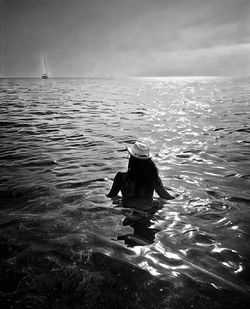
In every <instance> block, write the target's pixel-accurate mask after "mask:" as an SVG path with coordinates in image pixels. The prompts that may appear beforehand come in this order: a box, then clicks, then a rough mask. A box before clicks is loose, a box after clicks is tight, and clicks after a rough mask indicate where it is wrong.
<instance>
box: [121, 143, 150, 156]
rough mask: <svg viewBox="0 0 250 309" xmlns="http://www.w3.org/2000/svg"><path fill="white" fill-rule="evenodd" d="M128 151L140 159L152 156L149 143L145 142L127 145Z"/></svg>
mask: <svg viewBox="0 0 250 309" xmlns="http://www.w3.org/2000/svg"><path fill="white" fill-rule="evenodd" d="M127 150H128V152H129V153H130V154H131V156H133V157H135V158H136V159H139V160H147V159H150V158H151V154H150V149H149V146H148V144H146V143H144V142H140V141H138V142H135V143H134V145H132V146H127Z"/></svg>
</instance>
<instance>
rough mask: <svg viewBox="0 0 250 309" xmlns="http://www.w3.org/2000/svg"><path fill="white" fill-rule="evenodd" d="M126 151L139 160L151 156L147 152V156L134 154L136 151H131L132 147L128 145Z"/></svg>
mask: <svg viewBox="0 0 250 309" xmlns="http://www.w3.org/2000/svg"><path fill="white" fill-rule="evenodd" d="M127 151H128V152H129V153H130V154H131V156H132V157H134V158H136V159H139V160H148V159H151V158H152V156H151V154H150V153H149V155H148V156H140V155H138V154H136V153H135V152H134V151H133V149H132V147H130V146H127Z"/></svg>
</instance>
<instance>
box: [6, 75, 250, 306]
mask: <svg viewBox="0 0 250 309" xmlns="http://www.w3.org/2000/svg"><path fill="white" fill-rule="evenodd" d="M137 139H140V140H143V141H145V142H147V143H148V144H149V145H150V147H151V150H152V153H153V155H154V161H155V162H156V164H157V166H158V168H159V174H160V176H161V178H162V180H163V182H164V185H165V186H166V187H167V188H168V190H169V193H170V194H175V195H178V196H177V197H176V198H175V199H174V200H170V201H165V202H164V204H163V206H162V208H161V209H159V210H158V211H156V212H155V213H153V214H152V213H150V214H149V213H146V212H145V213H140V212H136V211H133V210H129V211H128V210H125V209H123V208H122V207H120V206H119V205H116V204H112V201H111V200H110V199H108V198H107V197H106V196H105V194H106V193H108V191H109V189H110V187H111V185H112V181H113V179H114V176H115V174H116V172H118V171H126V169H127V164H128V160H127V152H126V146H127V145H129V144H131V143H133V142H134V141H136V140H137ZM0 142H1V148H0V149H1V151H0V303H1V308H88V309H90V308H91V309H92V308H94V309H99V308H134V309H143V308H146V309H148V308H152V309H153V308H157V309H158V308H159V309H165V308H166V309H167V308H168V309H176V308H178V309H179V308H218V309H219V308H237V309H238V308H249V305H250V260H249V258H250V242H249V239H250V78H247V77H245V78H229V77H227V78H219V77H194V78H131V79H113V78H110V79H108V78H107V79H102V78H99V79H94V78H92V79H87V78H83V79H66V78H65V79H48V80H42V79H1V80H0ZM156 198H157V196H156Z"/></svg>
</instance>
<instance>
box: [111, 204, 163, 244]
mask: <svg viewBox="0 0 250 309" xmlns="http://www.w3.org/2000/svg"><path fill="white" fill-rule="evenodd" d="M156 211H157V209H156V210H154V211H153V210H151V211H150V212H145V213H142V212H140V213H138V212H137V211H136V210H135V211H132V212H127V211H124V215H125V216H126V218H125V219H124V220H123V225H124V226H128V225H129V226H131V227H132V228H133V229H134V232H133V234H126V235H122V236H118V237H117V240H124V241H125V244H126V245H128V246H136V245H137V246H138V245H147V244H151V243H153V242H154V238H155V234H156V233H157V232H159V231H160V230H159V229H155V228H151V225H152V221H151V220H152V218H153V216H154V213H155V212H156Z"/></svg>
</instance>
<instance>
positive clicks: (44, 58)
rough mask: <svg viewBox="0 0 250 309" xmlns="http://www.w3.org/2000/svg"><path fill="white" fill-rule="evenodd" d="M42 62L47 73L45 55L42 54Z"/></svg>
mask: <svg viewBox="0 0 250 309" xmlns="http://www.w3.org/2000/svg"><path fill="white" fill-rule="evenodd" d="M43 62H44V68H45V74H46V75H48V73H47V65H46V59H45V55H43Z"/></svg>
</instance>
